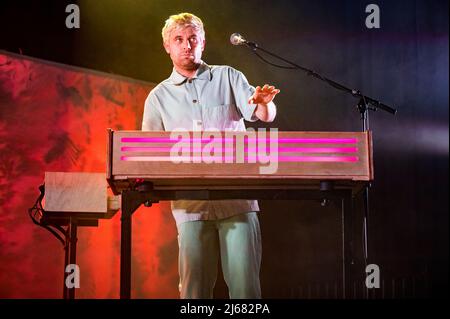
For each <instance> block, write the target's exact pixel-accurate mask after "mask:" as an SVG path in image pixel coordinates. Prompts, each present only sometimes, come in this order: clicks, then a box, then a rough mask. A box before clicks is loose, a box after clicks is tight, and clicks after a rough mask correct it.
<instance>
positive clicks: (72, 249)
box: [63, 217, 78, 299]
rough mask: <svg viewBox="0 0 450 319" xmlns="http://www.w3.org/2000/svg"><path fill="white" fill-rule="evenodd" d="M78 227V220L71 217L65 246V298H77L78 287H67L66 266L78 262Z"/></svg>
mask: <svg viewBox="0 0 450 319" xmlns="http://www.w3.org/2000/svg"><path fill="white" fill-rule="evenodd" d="M77 228H78V220H77V219H76V218H74V217H70V219H69V226H68V227H67V232H66V244H65V247H64V250H65V256H64V287H63V298H64V299H75V289H76V288H70V289H69V288H67V285H66V279H67V275H68V274H67V273H66V268H67V266H68V265H69V264H76V263H77V240H78V238H77Z"/></svg>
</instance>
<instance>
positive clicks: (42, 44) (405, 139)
mask: <svg viewBox="0 0 450 319" xmlns="http://www.w3.org/2000/svg"><path fill="white" fill-rule="evenodd" d="M69 3H76V4H78V5H79V6H80V11H81V28H80V29H67V28H66V27H65V19H66V16H67V15H68V13H65V7H66V5H67V4H69ZM370 3H375V4H377V5H378V6H379V7H380V12H381V27H380V28H379V29H368V28H366V26H365V19H366V16H367V15H368V13H366V12H365V8H366V6H367V5H368V4H370ZM184 11H187V12H192V13H194V14H196V15H198V16H199V17H200V18H202V20H203V22H204V24H205V29H206V50H205V52H204V60H205V61H206V62H208V63H209V64H228V65H231V66H233V67H235V68H237V69H239V70H241V71H243V72H244V74H246V76H247V78H248V79H249V81H250V82H251V83H252V84H254V85H259V84H264V83H271V84H273V85H275V86H277V87H278V88H280V89H281V93H280V94H279V95H278V96H277V97H276V101H275V102H276V104H277V106H278V116H277V119H276V120H275V122H273V123H271V124H270V125H271V126H273V127H278V129H279V130H282V131H290V130H295V131H358V130H360V129H361V123H360V119H359V113H358V111H357V110H356V108H355V105H356V103H357V100H355V99H354V98H353V97H351V96H349V95H347V94H345V93H343V92H341V91H337V90H335V89H334V88H332V87H330V86H328V85H326V84H325V83H323V82H321V81H319V80H317V79H314V78H312V77H308V76H307V75H306V74H304V73H302V72H300V71H293V70H282V69H276V68H274V67H272V66H269V65H267V64H264V63H263V62H262V61H260V60H258V59H257V57H256V56H254V55H253V54H252V52H251V51H249V50H247V49H246V48H245V47H233V46H232V45H230V43H229V36H230V34H231V33H233V32H240V33H241V34H243V35H244V36H245V37H246V38H247V39H249V40H252V41H254V42H257V43H258V44H259V45H260V46H262V47H263V48H265V49H268V50H270V51H273V52H274V53H277V54H279V55H282V56H283V57H285V58H286V59H289V60H292V61H294V62H296V63H298V64H300V65H302V66H304V67H307V68H310V69H313V70H314V71H316V72H318V73H320V74H322V75H324V76H326V77H329V78H331V79H333V80H335V81H337V82H340V83H342V84H344V85H346V86H348V87H350V88H355V89H359V90H360V91H362V92H363V93H364V94H366V95H368V96H370V97H373V98H376V99H379V100H381V101H382V102H384V103H386V104H388V105H391V106H393V107H395V108H396V109H397V110H398V114H397V115H395V116H392V115H391V114H388V113H386V112H383V111H382V110H378V111H376V112H372V113H371V114H370V129H371V130H372V131H373V137H374V164H375V181H374V183H373V185H372V188H371V190H370V231H369V245H370V252H369V253H370V262H371V263H375V264H377V265H378V266H379V267H380V271H381V276H382V288H380V289H379V290H377V292H376V295H377V296H378V297H380V298H382V297H385V298H390V297H443V296H448V239H449V238H448V227H449V224H448V138H449V135H448V106H449V104H448V1H437V0H435V1H425V0H423V1H420V0H417V1H381V0H378V1H358V0H355V1H350V0H348V1H331V0H330V1H325V0H316V1H277V2H276V3H275V2H274V1H245V2H244V1H225V0H219V1H214V2H212V1H200V0H197V1H147V0H136V1H111V0H101V1H88V0H86V1H53V2H52V1H33V2H32V1H27V2H25V1H2V2H1V3H0V49H4V50H7V51H10V52H14V53H21V54H24V55H27V56H32V57H37V58H41V59H46V60H50V61H55V62H61V63H64V64H69V65H75V66H81V67H85V68H89V69H95V70H99V71H104V72H108V73H112V74H118V75H124V76H128V77H131V78H135V79H139V80H144V81H148V82H154V83H158V82H160V81H161V80H163V79H165V78H167V77H168V75H169V74H170V72H171V61H170V59H169V58H168V56H167V55H166V53H165V51H164V50H163V47H162V40H161V28H162V26H163V23H164V21H165V19H166V18H167V17H168V16H169V15H170V14H175V13H179V12H184ZM254 125H256V126H264V125H263V124H261V123H256V124H254ZM361 207H362V205H361V200H360V199H357V202H356V208H357V209H358V213H359V214H361V213H362V211H361ZM261 208H262V209H263V211H264V212H263V213H262V214H261V226H262V234H263V249H264V250H263V267H262V284H263V294H264V295H265V296H266V297H294V298H296V297H333V296H339V294H340V292H339V289H340V288H339V289H337V290H335V288H334V287H337V286H338V285H339V281H340V259H339V258H340V237H339V236H340V216H339V206H338V205H337V204H335V203H332V204H330V205H329V206H326V207H322V206H321V205H320V203H318V202H307V201H298V202H297V201H296V202H281V201H280V202H275V201H272V202H261ZM355 221H356V223H355V225H356V226H355V234H356V235H357V236H359V237H358V238H361V228H362V224H361V221H360V218H356V219H355ZM359 242H360V241H359ZM356 248H357V250H358V249H359V246H357V247H356ZM361 249H362V247H361ZM361 249H359V250H358V251H357V254H358V256H359V257H360V250H361ZM358 289H359V288H356V290H355V291H356V292H355V295H359V290H358ZM217 295H218V296H224V295H226V292H225V287H224V283H223V281H219V283H218V287H217Z"/></svg>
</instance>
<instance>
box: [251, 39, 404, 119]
mask: <svg viewBox="0 0 450 319" xmlns="http://www.w3.org/2000/svg"><path fill="white" fill-rule="evenodd" d="M243 43H245V45H247V46H248V47H249V48H250V49H251V50H252V51H253V53H255V54H256V55H257V56H258V57H259V58H260V59H261V60H263V61H264V62H266V63H268V64H270V65H273V66H275V67H279V68H284V69H298V70H302V71H304V72H305V73H306V74H307V75H310V76H313V77H315V78H317V79H319V80H322V81H324V82H326V83H328V84H329V85H331V86H332V87H334V88H336V89H338V90H341V91H344V92H347V93H349V94H351V95H352V96H354V97H356V98H360V99H361V100H362V101H363V102H364V104H366V105H367V104H368V103H370V104H371V105H372V108H370V109H372V110H374V111H376V110H377V109H378V108H380V109H382V110H383V111H386V112H388V113H391V114H393V115H395V114H396V113H397V110H396V109H394V108H392V107H390V106H389V105H386V104H384V103H382V102H380V101H377V100H375V99H373V98H371V97H368V96H366V95H363V94H362V93H361V92H360V91H359V90H354V89H350V88H348V87H346V86H344V85H342V84H340V83H337V82H336V81H333V80H330V79H328V78H326V77H324V76H322V75H320V74H318V73H316V72H314V71H313V70H310V69H307V68H305V67H302V66H301V65H298V64H296V63H294V62H292V61H289V60H287V59H285V58H283V57H281V56H279V55H276V54H275V53H272V52H270V51H267V50H266V49H264V48H261V47H260V46H259V45H258V44H256V43H254V42H250V41H247V40H243ZM257 50H260V51H262V52H264V53H266V54H268V55H270V56H273V57H275V58H277V59H279V60H281V61H283V62H286V63H288V64H290V65H292V66H293V67H292V68H291V67H285V66H281V65H277V64H273V63H270V62H268V61H267V60H265V59H264V58H263V57H261V56H260V55H259V54H258V53H257V52H256V51H257ZM358 105H359V104H358ZM367 107H368V106H367ZM368 108H369V107H368Z"/></svg>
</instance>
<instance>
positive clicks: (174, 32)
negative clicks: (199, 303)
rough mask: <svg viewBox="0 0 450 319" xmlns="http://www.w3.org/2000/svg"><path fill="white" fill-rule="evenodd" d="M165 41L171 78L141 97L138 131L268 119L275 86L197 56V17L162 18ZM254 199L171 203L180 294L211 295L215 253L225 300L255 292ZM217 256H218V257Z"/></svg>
mask: <svg viewBox="0 0 450 319" xmlns="http://www.w3.org/2000/svg"><path fill="white" fill-rule="evenodd" d="M162 37H163V44H164V48H165V50H166V52H167V53H168V54H169V56H170V58H171V60H172V62H173V72H172V74H171V75H170V77H169V78H168V79H167V80H165V81H163V82H161V83H160V84H158V85H157V86H156V87H155V88H154V89H153V90H152V91H151V92H150V94H149V96H148V98H147V100H146V101H145V109H144V116H143V122H142V130H144V131H150V130H153V131H155V130H160V131H163V130H165V131H172V130H175V129H180V128H183V129H187V130H192V128H193V125H194V126H195V127H197V128H203V129H205V130H206V129H210V128H214V129H216V130H221V131H223V130H233V131H245V125H244V119H245V120H247V121H256V120H258V119H259V120H262V121H265V122H271V121H273V119H274V118H275V115H276V108H275V105H274V103H273V102H272V100H273V98H274V97H275V95H276V94H277V93H279V90H278V89H275V88H274V87H273V86H269V85H267V84H266V85H264V86H263V87H262V88H261V87H259V86H258V87H256V89H255V88H254V87H252V86H250V85H249V84H248V82H247V79H246V78H245V76H244V75H243V74H242V73H241V72H239V71H237V70H235V69H233V68H231V67H229V66H209V65H207V64H206V63H205V62H203V61H202V60H201V57H202V53H203V50H204V49H205V31H204V28H203V23H202V21H201V20H200V18H198V17H196V16H194V15H192V14H190V13H181V14H178V15H172V16H170V17H169V19H167V21H166V23H165V26H164V27H163V29H162ZM257 211H259V207H258V203H257V202H256V201H254V200H220V201H173V202H172V213H173V215H174V217H175V220H176V223H177V229H178V243H179V273H180V286H179V288H180V296H181V298H212V297H213V290H214V285H215V282H216V278H217V269H218V260H219V256H220V258H221V263H222V270H223V273H224V278H225V282H226V283H227V286H228V288H229V296H230V298H261V288H260V282H259V271H260V264H261V235H260V228H259V221H258V216H257V213H256V212H257ZM219 254H220V255H219Z"/></svg>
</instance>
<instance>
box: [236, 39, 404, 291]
mask: <svg viewBox="0 0 450 319" xmlns="http://www.w3.org/2000/svg"><path fill="white" fill-rule="evenodd" d="M243 43H244V44H245V45H247V46H248V47H249V48H250V49H251V50H252V51H253V53H255V54H256V55H257V56H258V57H259V58H260V59H261V60H263V61H264V62H266V63H268V64H270V65H273V66H276V67H279V68H283V69H299V70H302V71H304V72H306V73H307V74H308V75H311V76H313V77H315V78H317V79H319V80H322V81H324V82H326V83H328V84H329V85H331V86H332V87H334V88H336V89H338V90H341V91H344V92H347V93H349V94H351V95H352V96H354V97H355V98H357V99H359V101H358V104H357V108H358V111H359V112H360V114H361V122H362V125H361V126H362V127H361V129H362V131H363V132H366V131H369V110H370V111H376V110H377V109H382V110H383V111H386V112H388V113H391V114H393V115H395V114H396V113H397V110H396V109H394V108H392V107H390V106H388V105H386V104H384V103H381V102H380V101H377V100H375V99H373V98H371V97H368V96H366V95H364V94H362V93H361V92H360V91H359V90H355V89H349V88H348V87H346V86H344V85H342V84H340V83H337V82H335V81H333V80H330V79H328V78H326V77H324V76H322V75H320V74H318V73H316V72H314V71H312V70H310V69H307V68H305V67H302V66H300V65H298V64H296V63H294V62H291V61H289V60H287V59H285V58H282V57H280V56H278V55H276V54H274V53H272V52H269V51H267V50H265V49H263V48H261V47H260V46H259V45H258V44H256V43H254V42H250V41H246V40H243ZM257 50H260V51H262V52H264V53H266V54H268V55H270V56H273V57H275V58H277V59H279V60H281V61H283V62H286V63H288V64H290V65H291V66H282V65H278V64H274V63H271V62H269V61H267V60H266V59H264V58H263V57H262V56H261V55H259V54H258V52H257ZM370 186H371V185H370V183H369V184H368V185H366V186H365V187H364V190H363V201H364V218H363V236H364V237H363V245H364V248H363V251H364V265H365V267H367V265H368V264H369V262H368V260H369V187H370ZM366 294H367V298H369V292H368V289H367V290H366Z"/></svg>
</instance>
